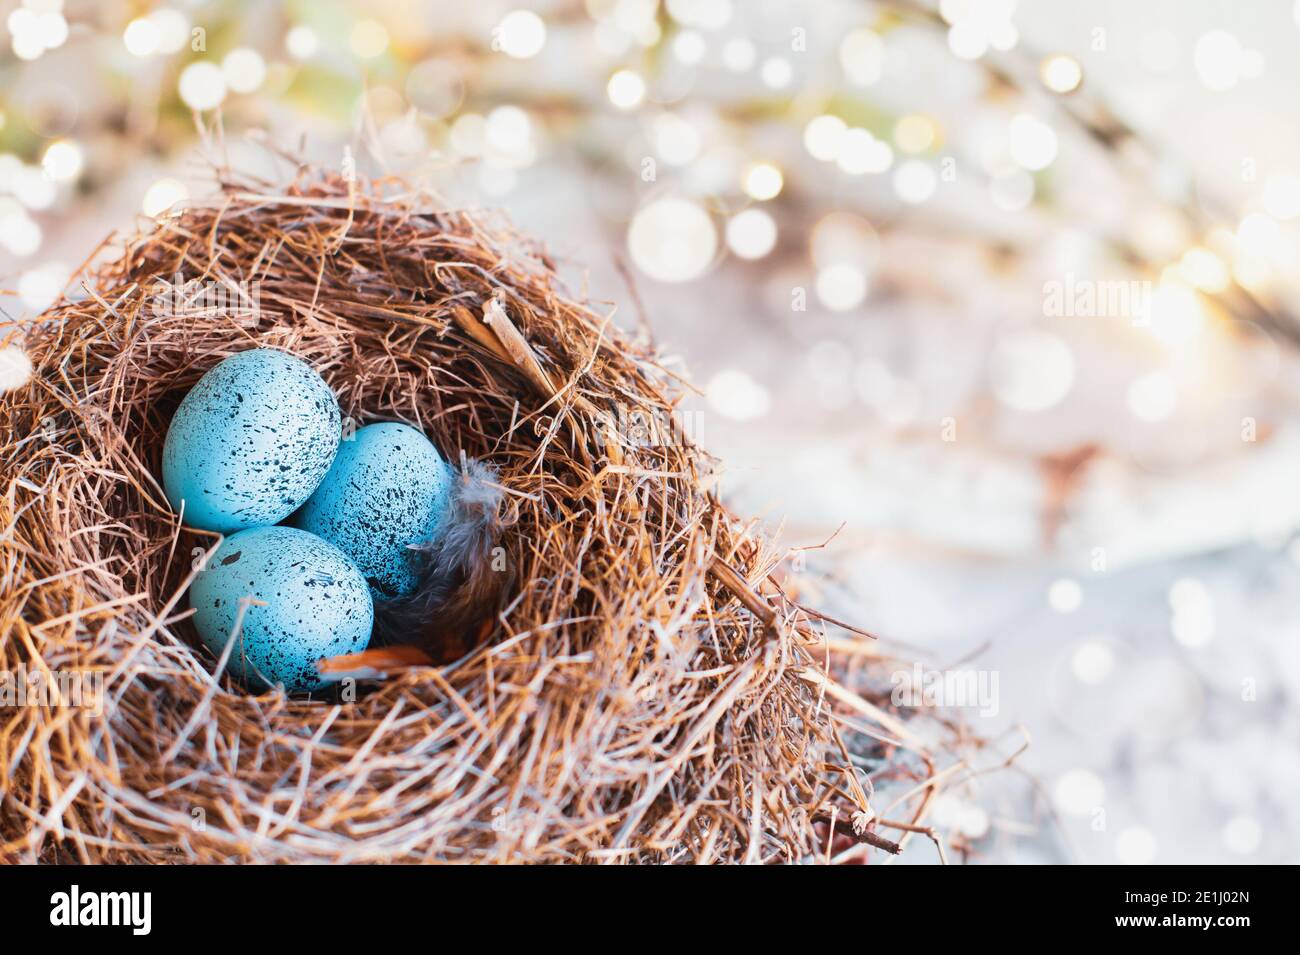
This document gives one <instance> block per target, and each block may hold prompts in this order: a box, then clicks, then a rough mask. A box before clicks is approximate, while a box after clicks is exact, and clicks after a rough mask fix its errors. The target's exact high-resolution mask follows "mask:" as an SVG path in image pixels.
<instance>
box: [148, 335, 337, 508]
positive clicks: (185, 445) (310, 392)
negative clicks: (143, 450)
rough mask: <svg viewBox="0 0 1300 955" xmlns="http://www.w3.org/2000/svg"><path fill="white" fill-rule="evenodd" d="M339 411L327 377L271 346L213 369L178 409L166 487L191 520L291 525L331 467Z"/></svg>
mask: <svg viewBox="0 0 1300 955" xmlns="http://www.w3.org/2000/svg"><path fill="white" fill-rule="evenodd" d="M339 426H340V418H339V405H338V401H337V400H335V398H334V393H333V392H331V391H330V389H329V385H327V384H325V382H324V380H323V379H322V378H321V376H320V375H318V374H316V372H315V371H313V370H312V369H311V367H310V366H309V365H307V364H306V363H305V362H303V361H301V360H299V359H297V358H295V357H294V356H292V355H289V354H286V353H284V352H280V351H273V350H271V349H267V348H258V349H253V350H251V351H245V352H240V353H239V354H237V355H231V356H230V357H229V358H227V359H225V360H224V361H222V362H221V363H220V364H218V365H216V366H215V367H213V368H212V369H211V370H209V371H208V373H207V374H205V375H204V376H203V377H202V378H200V379H199V383H198V384H196V385H195V386H194V387H193V388H192V389H191V390H190V392H189V394H187V395H186V396H185V397H184V399H182V401H181V403H180V407H178V408H177V409H176V414H175V416H174V417H173V418H172V423H171V426H170V427H169V428H168V430H167V439H166V441H165V442H164V443H163V462H162V469H163V487H164V489H165V490H166V492H167V499H168V500H169V501H170V502H171V504H172V507H174V508H175V509H176V510H177V511H180V510H181V505H182V502H183V503H184V515H185V523H186V524H188V525H189V526H191V527H197V528H201V529H203V530H208V531H220V532H222V533H229V532H230V531H237V530H241V529H243V528H246V527H260V526H262V525H265V524H275V523H277V522H279V521H282V520H284V519H285V518H286V517H288V516H289V515H290V514H292V513H293V511H294V510H295V509H296V508H297V507H298V506H299V505H301V504H302V502H303V501H305V500H307V497H308V496H309V495H310V494H311V492H312V491H314V490H315V489H316V485H317V484H319V483H320V479H321V478H322V477H324V476H325V473H326V472H327V471H328V470H329V467H330V463H331V462H332V461H333V460H334V453H335V451H337V450H338V444H339Z"/></svg>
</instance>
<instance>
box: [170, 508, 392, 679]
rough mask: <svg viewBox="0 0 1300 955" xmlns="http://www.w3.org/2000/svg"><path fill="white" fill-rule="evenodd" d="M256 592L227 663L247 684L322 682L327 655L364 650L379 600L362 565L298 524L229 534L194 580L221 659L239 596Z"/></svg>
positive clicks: (207, 640)
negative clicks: (318, 663)
mask: <svg viewBox="0 0 1300 955" xmlns="http://www.w3.org/2000/svg"><path fill="white" fill-rule="evenodd" d="M244 597H252V598H254V599H256V600H259V601H261V602H262V603H263V604H264V605H265V606H259V605H257V604H254V603H250V604H249V605H248V610H247V611H246V612H245V613H244V619H243V624H242V627H241V629H240V633H239V635H238V637H237V638H236V639H237V641H238V642H237V643H236V645H235V647H234V649H233V650H232V651H231V654H230V662H229V664H228V665H227V666H228V670H229V672H230V673H232V674H234V675H235V676H237V677H239V678H240V679H241V680H243V681H244V682H245V683H246V684H248V685H250V686H253V687H255V688H263V687H266V686H271V685H274V684H276V683H283V684H284V687H285V689H286V690H288V691H289V692H291V693H295V692H306V691H309V690H315V689H318V688H320V686H321V685H322V683H321V680H320V677H319V674H318V672H317V670H316V661H317V660H319V659H320V658H321V657H331V656H337V655H339V654H343V653H359V652H360V651H362V650H364V649H365V648H366V645H367V644H368V643H369V642H370V630H371V627H372V626H373V624H374V616H375V607H374V602H373V601H372V600H371V597H370V589H369V587H367V586H366V581H365V578H364V577H362V576H361V571H359V570H358V569H357V566H356V564H354V563H353V562H352V561H351V560H350V559H349V558H348V557H347V556H346V555H345V554H343V553H342V552H340V551H339V549H338V548H337V547H334V546H333V545H332V544H329V543H326V542H325V541H323V540H321V539H320V538H319V537H316V536H315V535H313V534H308V533H307V532H306V531H300V530H298V529H297V528H294V527H255V528H252V529H251V530H246V531H240V532H239V533H238V534H233V535H231V536H230V537H228V538H226V540H224V541H223V542H222V544H221V547H220V548H218V549H217V552H216V553H215V554H213V555H212V556H211V557H210V558H208V563H207V566H206V567H205V568H204V569H203V570H201V571H200V572H199V573H198V575H197V576H196V577H195V579H194V583H193V584H192V585H191V586H190V606H191V607H193V608H194V626H195V627H196V628H197V629H198V631H199V636H200V637H201V638H202V640H203V643H204V644H205V645H206V646H207V648H208V649H209V650H211V651H212V652H213V654H215V655H216V657H217V658H218V659H220V657H221V653H222V651H223V650H225V647H226V643H227V642H228V641H229V640H230V636H231V634H232V633H233V631H234V628H235V619H236V617H237V616H238V614H239V605H240V601H241V599H242V598H244Z"/></svg>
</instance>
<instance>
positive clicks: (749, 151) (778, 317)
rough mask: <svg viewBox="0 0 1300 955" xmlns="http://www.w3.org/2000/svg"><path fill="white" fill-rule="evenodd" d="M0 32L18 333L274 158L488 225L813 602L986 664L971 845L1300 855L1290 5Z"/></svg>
mask: <svg viewBox="0 0 1300 955" xmlns="http://www.w3.org/2000/svg"><path fill="white" fill-rule="evenodd" d="M0 9H3V14H4V16H3V20H4V24H5V32H4V37H3V48H2V49H0V307H2V308H3V309H4V317H6V318H8V319H11V320H15V321H19V322H21V321H24V320H26V319H30V318H32V317H34V316H36V315H38V314H39V313H40V312H41V311H42V310H43V309H44V308H46V307H47V306H48V305H49V304H50V303H51V302H52V301H54V299H55V298H56V297H57V296H58V295H59V294H60V293H61V292H62V291H63V290H64V289H65V288H68V289H69V294H76V283H75V282H72V284H71V285H69V283H70V282H71V281H72V279H73V277H74V276H75V274H76V273H77V271H78V270H79V269H80V268H81V267H82V265H83V264H84V262H85V260H86V259H87V257H88V256H90V255H91V254H92V253H94V252H95V250H96V248H97V247H98V245H99V243H100V242H101V240H103V239H104V238H105V237H107V236H108V235H109V234H110V233H111V232H113V231H114V230H123V231H127V232H129V231H131V230H132V229H133V228H135V226H136V225H137V224H139V223H140V222H141V221H142V220H140V219H138V217H143V216H152V215H158V214H163V213H165V212H166V211H167V210H168V209H170V208H172V207H174V206H175V205H176V204H177V203H182V204H183V203H184V201H185V200H186V199H187V198H190V197H200V196H202V195H204V194H205V193H206V192H210V191H211V188H212V187H211V183H210V179H209V178H208V172H207V170H208V168H209V160H215V161H217V162H219V163H229V164H232V165H234V166H237V167H239V168H242V169H246V170H251V171H253V172H256V173H259V174H261V175H265V176H267V177H268V178H271V179H281V178H283V177H284V176H285V175H286V174H288V173H290V172H291V171H292V165H291V163H289V162H288V161H285V160H283V159H280V158H278V157H277V156H276V154H275V152H274V150H268V149H267V148H265V147H264V146H263V145H260V144H259V143H269V144H272V145H273V146H278V147H281V148H283V149H285V150H290V151H293V152H294V153H296V154H299V155H303V156H306V157H309V158H312V159H314V160H316V161H319V162H322V163H324V164H326V165H327V166H329V167H331V168H334V169H337V170H339V171H342V172H348V171H350V170H356V171H358V172H359V173H363V174H380V173H384V172H389V173H394V174H401V175H402V176H404V177H406V178H407V180H408V181H410V182H411V183H412V184H413V185H415V186H418V187H424V188H428V189H431V190H435V191H436V192H437V193H438V194H440V195H441V196H443V197H445V199H446V200H447V201H448V202H450V203H454V204H456V205H461V206H470V207H480V206H481V207H503V208H505V209H506V210H508V211H509V213H510V214H511V215H512V216H513V217H514V218H515V219H516V220H517V221H518V222H519V223H520V224H521V225H522V226H523V227H524V228H525V229H527V230H529V231H531V232H532V233H533V234H535V235H536V236H537V237H538V238H540V239H542V240H543V241H544V242H545V243H546V245H547V247H548V249H549V250H550V251H551V253H552V254H553V255H554V256H555V257H556V259H557V261H558V262H559V264H560V267H561V269H562V271H563V272H564V275H565V278H566V281H567V282H568V283H569V285H570V288H571V290H572V291H573V292H574V294H577V295H586V296H590V297H591V298H592V299H593V300H596V301H602V302H608V303H610V305H609V306H608V308H609V309H613V308H614V303H617V306H618V307H617V310H616V313H615V321H616V322H618V323H620V324H622V325H623V326H624V327H626V328H627V329H629V330H630V331H631V332H633V333H634V334H640V333H642V332H644V330H645V329H646V328H647V327H648V328H650V329H652V330H653V334H654V338H655V339H656V340H657V341H658V342H659V343H660V344H661V345H662V346H663V348H664V349H665V351H666V353H667V360H668V361H670V362H671V363H672V364H673V366H674V367H677V368H680V370H682V371H683V372H684V373H687V374H688V375H689V376H690V377H691V379H692V380H693V381H694V382H696V383H697V385H698V386H699V393H698V394H697V395H693V396H692V397H691V398H690V399H689V400H688V401H687V402H686V404H685V405H684V406H683V420H684V422H685V427H686V428H687V429H688V432H689V433H690V435H691V437H692V438H694V439H695V440H697V441H699V442H700V443H702V444H703V445H705V446H706V447H708V448H709V449H710V450H712V451H713V452H714V453H716V454H717V455H718V456H719V457H720V458H721V459H722V461H723V462H724V463H725V465H726V471H725V473H724V475H723V478H722V480H723V487H724V491H725V493H726V495H727V497H728V499H729V500H730V501H732V502H733V503H734V504H735V506H736V507H737V508H738V509H739V510H740V511H741V512H743V513H752V514H758V515H761V517H762V519H763V521H764V523H765V525H767V526H768V527H769V528H770V529H772V530H773V531H776V530H778V529H779V531H780V533H781V539H782V541H783V542H784V543H786V544H788V545H793V546H800V545H802V546H808V547H813V548H816V549H813V550H808V551H806V552H804V553H805V554H806V557H807V564H808V570H809V573H808V574H807V577H808V583H807V584H806V585H805V586H807V587H808V588H810V589H812V590H815V591H816V597H817V599H818V600H820V601H821V602H822V603H823V604H828V605H830V606H831V607H833V609H834V611H835V612H836V613H837V615H839V616H842V617H845V618H846V619H852V620H854V621H855V622H857V623H860V624H862V625H863V626H866V627H868V628H869V629H871V630H873V631H874V632H876V633H878V634H880V635H881V636H882V638H884V639H885V641H886V642H887V643H889V644H890V645H892V646H896V647H902V648H904V649H905V651H906V652H907V653H908V654H914V655H918V656H919V657H920V658H921V659H922V660H924V661H925V664H926V666H927V667H930V668H933V669H934V670H936V671H945V670H953V669H956V670H960V671H962V672H971V671H975V672H978V673H979V674H982V675H983V676H984V677H992V678H994V679H995V681H996V682H995V685H996V697H995V701H994V702H995V703H996V705H994V706H982V707H979V708H971V707H967V708H966V709H964V710H962V712H961V720H962V723H963V725H964V726H966V727H969V729H970V731H971V732H972V733H974V734H978V735H979V736H982V737H985V738H989V739H992V740H995V741H999V746H1000V747H1001V748H1000V749H999V748H998V747H997V746H995V747H991V748H989V749H988V751H987V752H981V753H979V754H977V756H976V758H975V759H974V762H973V763H972V768H976V769H977V768H980V767H983V766H988V767H992V766H996V765H997V763H998V762H999V761H1000V759H1001V756H1003V755H1006V754H1007V753H1009V752H1011V751H1013V750H1015V749H1016V747H1017V746H1018V745H1019V740H1020V739H1021V735H1020V733H1021V730H1019V729H1018V728H1019V727H1023V728H1024V730H1025V731H1027V732H1028V734H1029V735H1030V736H1031V737H1032V741H1033V742H1032V746H1031V747H1030V748H1029V749H1028V750H1027V751H1026V752H1025V753H1024V754H1023V755H1022V756H1021V757H1020V758H1019V760H1018V761H1017V762H1016V768H1015V769H1014V770H1011V771H1005V772H997V773H987V774H984V773H980V774H978V775H972V776H971V777H970V779H969V780H968V781H966V782H964V783H963V784H962V785H961V786H959V787H957V789H956V790H954V791H953V792H950V793H948V794H946V795H944V796H943V797H941V798H940V799H939V800H937V801H936V803H935V804H934V805H933V807H932V810H931V813H930V821H932V822H933V823H934V824H935V825H936V826H938V827H939V829H940V830H941V831H942V832H943V833H944V834H945V837H946V838H947V839H949V840H950V841H951V845H952V846H953V847H955V848H956V849H957V850H958V851H959V852H960V854H961V856H962V857H964V858H969V859H971V860H973V861H993V862H1091V863H1110V862H1124V863H1145V862H1160V863H1180V862H1192V861H1197V862H1220V861H1221V862H1238V861H1247V862H1256V861H1258V862H1297V861H1300V801H1297V800H1296V799H1295V798H1294V797H1295V793H1296V792H1300V696H1298V692H1300V633H1298V629H1300V627H1298V622H1300V586H1298V585H1300V538H1296V537H1295V533H1296V530H1297V527H1300V494H1297V483H1298V482H1297V478H1298V477H1300V414H1298V412H1300V374H1298V373H1297V372H1298V371H1300V363H1298V362H1297V354H1298V352H1297V342H1300V270H1298V269H1297V267H1296V266H1297V249H1298V248H1300V114H1297V113H1296V111H1295V108H1294V91H1295V90H1296V89H1297V88H1300V57H1298V56H1297V52H1300V4H1297V5H1296V6H1295V7H1294V8H1293V6H1292V4H1291V3H1290V2H1282V0H1273V2H1260V3H1255V4H1249V5H1242V4H1239V3H1238V4H1234V3H1230V2H1228V0H1177V2H1176V0H1146V2H1144V3H1142V4H1132V3H1120V2H1113V0H1093V2H1089V3H1078V2H1070V0H1035V2H1033V3H1028V2H1022V3H1019V4H1017V3H1015V2H1014V0H945V2H943V3H941V4H938V5H935V4H931V3H928V2H924V0H917V2H915V3H913V2H875V3H870V2H848V0H815V2H814V0H809V2H802V3H790V2H768V0H745V2H741V0H585V2H581V0H578V2H573V0H570V2H539V3H531V4H525V3H516V2H498V0H480V2H475V3H461V2H453V0H424V2H417V0H366V2H364V3H363V2H343V0H337V2H330V0H323V2H306V0H303V2H288V3H269V2H266V3H259V2H238V0H224V2H220V0H209V2H185V0H171V2H168V3H161V4H152V3H148V2H120V0H107V2H104V0H95V2H89V0H86V2H73V0H66V2H60V0H26V2H21V3H19V2H13V0H10V2H8V3H5V4H0ZM205 157H206V158H205ZM3 365H4V363H3V362H0V370H3ZM821 544H825V546H821V547H819V546H818V545H821ZM990 685H993V684H990ZM888 689H889V688H888V687H885V690H886V691H887V690H888ZM934 858H935V853H934V847H933V845H932V844H930V843H928V842H926V841H925V840H918V841H916V842H913V843H912V844H911V845H910V846H909V847H908V850H907V852H906V854H905V856H904V861H916V862H931V861H934Z"/></svg>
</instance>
